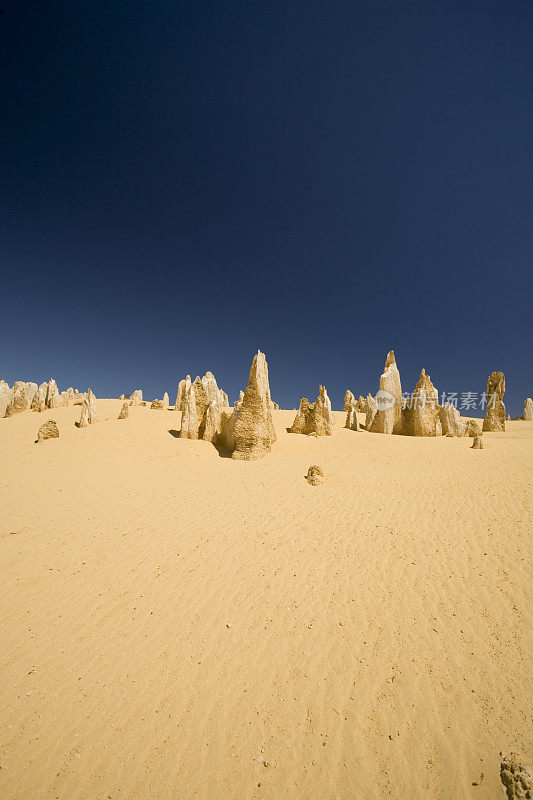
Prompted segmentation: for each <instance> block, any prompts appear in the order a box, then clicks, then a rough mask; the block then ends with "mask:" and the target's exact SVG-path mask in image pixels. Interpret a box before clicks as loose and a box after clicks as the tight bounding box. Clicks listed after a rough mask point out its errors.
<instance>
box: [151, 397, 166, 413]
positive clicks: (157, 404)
mask: <svg viewBox="0 0 533 800" xmlns="http://www.w3.org/2000/svg"><path fill="white" fill-rule="evenodd" d="M150 408H154V409H156V411H164V409H165V404H164V403H163V401H162V400H158V399H157V398H156V399H155V400H153V401H152V404H151V406H150Z"/></svg>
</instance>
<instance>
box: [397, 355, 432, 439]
mask: <svg viewBox="0 0 533 800" xmlns="http://www.w3.org/2000/svg"><path fill="white" fill-rule="evenodd" d="M402 418H403V425H402V433H404V434H406V435H407V436H439V435H440V432H441V427H440V425H441V423H440V420H439V393H438V391H437V389H436V388H435V387H434V386H433V384H432V382H431V378H430V376H429V375H426V370H425V369H423V370H422V372H421V373H420V378H419V379H418V383H417V384H416V386H415V390H414V392H413V394H412V395H411V398H410V399H409V401H408V402H407V404H406V405H405V407H404V409H403V412H402Z"/></svg>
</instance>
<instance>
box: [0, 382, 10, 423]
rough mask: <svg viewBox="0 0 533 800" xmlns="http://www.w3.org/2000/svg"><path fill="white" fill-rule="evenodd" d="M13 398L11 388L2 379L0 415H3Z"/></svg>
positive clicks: (0, 384)
mask: <svg viewBox="0 0 533 800" xmlns="http://www.w3.org/2000/svg"><path fill="white" fill-rule="evenodd" d="M12 399H13V389H12V388H11V387H10V385H9V384H8V383H7V382H6V381H4V380H1V381H0V417H5V415H6V408H7V407H8V405H9V404H10V402H11V400H12Z"/></svg>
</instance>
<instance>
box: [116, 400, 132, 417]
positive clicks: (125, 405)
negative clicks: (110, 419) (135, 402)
mask: <svg viewBox="0 0 533 800" xmlns="http://www.w3.org/2000/svg"><path fill="white" fill-rule="evenodd" d="M129 415H130V407H129V404H128V403H122V408H121V409H120V414H119V415H118V419H126V417H129Z"/></svg>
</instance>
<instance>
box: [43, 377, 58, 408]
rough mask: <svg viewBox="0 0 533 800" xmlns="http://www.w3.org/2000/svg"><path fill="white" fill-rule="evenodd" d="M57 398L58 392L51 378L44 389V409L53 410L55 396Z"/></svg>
mask: <svg viewBox="0 0 533 800" xmlns="http://www.w3.org/2000/svg"><path fill="white" fill-rule="evenodd" d="M56 395H57V396H58V397H59V390H58V388H57V383H56V382H55V380H54V379H53V378H50V380H49V381H48V386H47V387H46V408H54V400H53V398H54V397H55V396H56Z"/></svg>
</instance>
